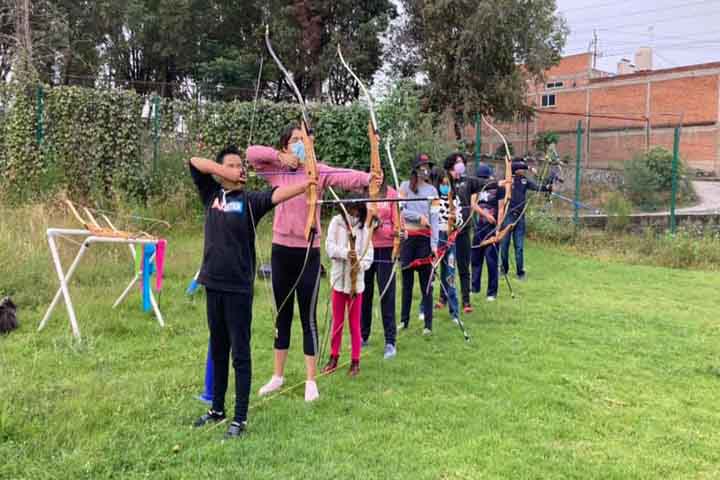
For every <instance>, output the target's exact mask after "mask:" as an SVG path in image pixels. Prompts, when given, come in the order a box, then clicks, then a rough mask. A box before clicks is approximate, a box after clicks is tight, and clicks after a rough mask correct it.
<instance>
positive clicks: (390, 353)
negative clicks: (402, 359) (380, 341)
mask: <svg viewBox="0 0 720 480" xmlns="http://www.w3.org/2000/svg"><path fill="white" fill-rule="evenodd" d="M395 355H397V349H396V348H395V345H391V344H389V343H388V344H387V345H385V354H384V355H383V358H384V359H385V360H388V359H390V358H393V357H394V356H395Z"/></svg>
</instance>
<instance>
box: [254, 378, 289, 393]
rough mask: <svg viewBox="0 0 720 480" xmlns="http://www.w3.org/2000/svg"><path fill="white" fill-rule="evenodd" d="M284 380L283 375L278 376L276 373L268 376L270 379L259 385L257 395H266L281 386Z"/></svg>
mask: <svg viewBox="0 0 720 480" xmlns="http://www.w3.org/2000/svg"><path fill="white" fill-rule="evenodd" d="M284 382H285V379H284V378H283V377H278V376H276V375H273V376H272V377H270V381H269V382H268V383H266V384H265V385H263V386H262V387H260V390H259V391H258V395H260V396H261V397H262V396H265V395H268V394H270V393H272V392H274V391H276V390H279V389H280V387H282V386H283V383H284Z"/></svg>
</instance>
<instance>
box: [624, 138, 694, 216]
mask: <svg viewBox="0 0 720 480" xmlns="http://www.w3.org/2000/svg"><path fill="white" fill-rule="evenodd" d="M672 159H673V155H672V152H669V151H668V150H666V149H665V148H662V147H655V148H653V149H651V150H650V151H649V152H647V153H644V154H640V155H637V156H636V157H635V158H633V159H632V160H631V161H629V162H627V163H626V164H625V188H626V190H627V194H628V197H629V198H630V200H631V201H632V202H633V204H634V205H636V206H638V207H640V208H641V209H643V210H657V209H659V208H669V206H670V196H671V193H672V181H673V179H672ZM686 172H687V168H686V166H685V164H684V163H683V162H682V161H680V162H679V164H678V170H677V174H678V201H679V202H680V203H685V202H690V201H693V200H695V192H694V190H693V188H692V183H691V182H690V180H689V179H688V178H687V175H686Z"/></svg>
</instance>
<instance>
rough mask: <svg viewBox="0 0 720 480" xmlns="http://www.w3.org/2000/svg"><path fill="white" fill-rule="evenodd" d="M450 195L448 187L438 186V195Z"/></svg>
mask: <svg viewBox="0 0 720 480" xmlns="http://www.w3.org/2000/svg"><path fill="white" fill-rule="evenodd" d="M448 193H450V185H440V195H447V194H448Z"/></svg>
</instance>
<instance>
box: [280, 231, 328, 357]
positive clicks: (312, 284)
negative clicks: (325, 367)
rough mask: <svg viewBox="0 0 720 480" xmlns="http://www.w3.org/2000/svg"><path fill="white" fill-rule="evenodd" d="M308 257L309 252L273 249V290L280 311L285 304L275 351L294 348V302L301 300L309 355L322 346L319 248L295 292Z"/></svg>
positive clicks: (303, 325)
mask: <svg viewBox="0 0 720 480" xmlns="http://www.w3.org/2000/svg"><path fill="white" fill-rule="evenodd" d="M306 253H307V248H293V247H285V246H282V245H276V244H273V246H272V257H271V264H272V286H273V295H274V297H275V305H276V307H277V308H278V309H280V306H281V304H282V302H283V301H284V302H285V305H284V306H283V307H282V310H280V311H279V312H278V318H277V323H276V325H275V348H276V349H278V350H287V349H288V348H290V332H291V326H292V319H293V312H294V303H295V302H294V300H295V299H297V303H298V309H299V310H300V323H301V324H302V329H303V351H304V352H305V355H315V354H316V352H317V351H318V345H319V339H318V330H317V322H316V319H315V310H316V309H317V294H318V288H319V287H320V249H319V248H311V249H310V252H309V256H308V260H307V265H306V266H305V270H304V271H303V274H302V277H301V278H300V281H299V283H298V284H297V287H296V288H295V291H294V292H291V289H292V288H293V285H294V284H295V282H296V281H297V279H298V276H299V275H300V271H301V270H302V267H303V262H304V261H305V254H306ZM286 299H287V300H286Z"/></svg>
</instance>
